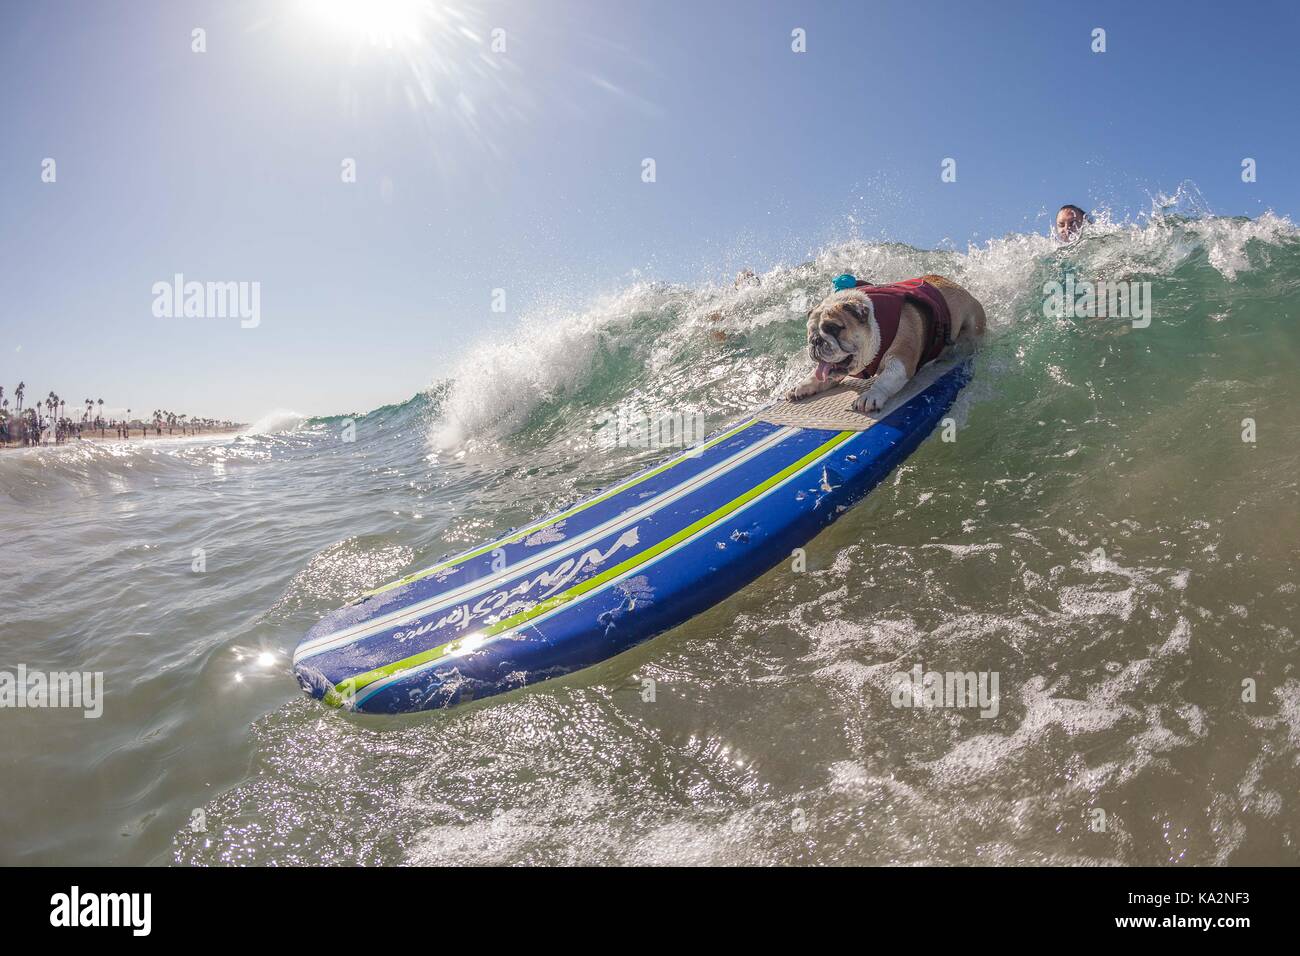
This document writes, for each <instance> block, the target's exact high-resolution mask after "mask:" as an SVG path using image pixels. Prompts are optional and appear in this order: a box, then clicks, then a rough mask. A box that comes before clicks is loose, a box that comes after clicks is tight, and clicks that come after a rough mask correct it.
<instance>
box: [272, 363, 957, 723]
mask: <svg viewBox="0 0 1300 956" xmlns="http://www.w3.org/2000/svg"><path fill="white" fill-rule="evenodd" d="M969 378H970V361H969V359H966V360H961V361H958V362H956V363H948V364H947V365H946V366H945V365H943V364H941V363H933V364H932V365H930V366H927V367H926V368H925V369H922V370H921V371H920V372H919V373H918V375H917V376H916V378H915V379H913V381H912V382H911V383H909V385H908V387H907V388H906V389H904V390H903V391H902V392H901V393H900V394H899V395H898V396H896V397H895V399H894V400H893V401H892V402H891V403H890V404H889V405H888V406H886V408H885V409H884V410H883V411H882V413H881V414H880V415H879V416H878V417H876V418H875V419H868V418H866V417H865V416H856V417H855V418H854V419H852V422H853V427H847V428H846V427H843V425H844V420H843V415H842V414H841V415H840V416H839V417H838V418H836V417H835V416H833V415H832V416H829V417H828V420H832V421H833V422H834V423H833V424H832V425H831V426H830V427H813V426H810V425H807V424H799V423H797V421H798V417H797V416H796V418H795V419H794V420H795V421H796V423H794V424H791V423H790V421H791V419H790V418H786V419H784V421H785V422H786V423H784V424H782V421H783V419H782V417H781V415H779V414H772V413H768V414H765V413H764V412H759V413H757V414H756V415H755V416H754V417H752V418H749V419H746V420H745V421H743V422H741V423H739V424H738V425H735V426H733V427H731V428H728V429H726V430H725V431H723V432H721V433H719V434H716V435H714V436H712V437H710V438H709V439H707V440H706V441H704V442H702V443H701V444H700V445H699V446H697V447H696V448H693V449H691V450H690V451H688V452H686V453H684V454H681V455H678V456H677V457H675V458H672V459H670V460H668V461H666V462H664V463H663V464H660V465H657V466H655V467H653V468H649V469H647V470H645V471H642V472H640V473H639V474H637V475H634V476H632V477H631V478H629V479H627V480H626V481H624V482H622V483H620V484H618V485H616V486H615V487H613V488H610V489H607V490H605V491H603V492H601V493H600V494H598V495H595V496H593V497H591V498H588V499H587V500H585V501H582V502H579V503H578V504H576V505H574V506H572V507H570V508H567V509H566V510H564V511H562V512H560V513H559V514H555V515H552V516H550V517H547V518H544V519H542V520H540V521H537V522H535V523H533V524H531V525H529V526H528V527H526V528H524V529H522V530H519V531H513V532H511V533H510V534H509V535H508V536H506V537H503V538H499V539H498V540H496V541H492V542H490V543H488V544H485V545H483V546H481V547H478V548H474V549H472V550H470V551H466V552H464V553H463V554H460V555H457V556H455V557H453V558H449V559H447V560H445V561H442V562H440V563H439V564H436V565H434V566H433V567H430V568H427V569H425V570H423V571H419V572H417V573H415V574H411V575H409V576H407V577H404V578H402V579H400V580H398V581H394V582H392V583H391V584H388V585H385V586H384V587H381V588H378V589H377V590H375V591H371V592H369V593H367V594H364V595H362V596H361V597H360V598H358V599H356V600H355V601H352V602H351V603H349V604H348V605H346V606H345V607H342V608H340V609H338V610H337V611H334V612H332V613H331V614H329V615H327V616H326V617H325V618H324V619H322V620H321V621H320V623H318V624H317V625H316V626H315V627H313V628H312V629H311V630H310V631H308V632H307V635H306V636H305V637H304V638H303V639H302V641H301V642H300V643H299V644H298V647H297V649H296V650H295V652H294V658H293V666H294V672H295V674H296V675H297V677H298V681H299V683H300V684H301V685H302V687H303V689H304V690H306V691H307V692H308V693H310V694H311V695H313V696H314V697H317V698H320V699H322V700H324V701H325V702H326V703H327V704H330V705H332V706H336V707H345V708H347V709H350V710H356V711H363V712H367V713H399V712H405V711H418V710H425V709H428V708H436V707H448V706H451V705H454V704H457V703H461V702H464V701H468V700H476V699H481V698H483V697H487V696H489V695H492V694H500V693H503V692H505V691H509V690H513V689H515V688H518V687H522V686H524V685H527V684H532V683H535V682H537V681H542V680H547V679H549V678H553V677H559V676H561V675H563V674H569V673H571V672H573V671H576V670H579V669H581V668H584V667H588V666H590V665H592V664H595V663H598V662H600V661H603V660H605V659H607V658H610V657H613V656H614V655H616V654H618V653H620V652H622V651H625V650H627V649H628V648H630V647H632V646H634V645H636V644H640V643H641V642H642V641H646V640H648V639H650V638H652V637H654V636H655V635H657V634H660V633H662V632H664V631H666V630H668V629H670V628H672V627H675V626H677V625H678V624H681V623H682V622H684V621H686V620H687V619H689V618H690V617H692V616H694V615H695V614H698V613H700V612H701V611H703V610H705V609H707V608H709V607H712V606H713V605H714V604H716V603H718V602H719V601H721V600H723V599H724V598H726V597H728V596H730V595H732V594H734V593H735V592H736V591H738V590H740V589H741V588H743V587H744V586H745V585H747V584H748V583H749V582H751V581H753V580H754V579H755V578H757V577H758V576H759V575H761V574H762V573H763V572H764V571H767V570H768V569H770V568H772V567H773V566H775V565H776V564H778V563H779V562H781V561H782V560H784V559H786V558H788V557H789V556H790V554H791V552H792V551H793V549H795V548H798V547H801V546H802V545H804V544H806V543H807V542H808V541H809V540H811V539H812V538H813V537H814V536H815V535H816V534H817V533H818V532H819V531H820V530H821V529H822V528H823V527H825V526H826V525H827V524H829V523H830V522H832V521H834V520H835V519H836V518H837V517H839V515H840V514H842V513H843V512H844V511H845V510H846V509H847V508H848V506H849V505H851V504H853V503H854V502H856V501H857V500H859V499H860V498H861V497H862V496H863V495H865V494H866V493H867V492H868V491H870V490H871V489H872V488H873V487H875V486H876V485H877V484H878V483H879V482H880V481H881V480H882V479H883V478H884V477H885V476H886V475H888V474H889V472H890V471H891V470H892V469H893V468H894V467H895V466H896V465H897V464H898V463H899V462H901V461H902V460H903V459H904V458H906V457H907V456H908V455H909V454H911V453H912V451H913V450H915V448H916V447H917V446H918V445H919V444H920V443H921V442H922V441H923V440H924V439H925V437H926V436H928V435H929V434H930V432H931V431H932V430H933V429H934V427H935V425H936V424H937V423H938V422H939V420H940V419H941V418H942V417H943V415H944V414H945V413H946V412H947V411H948V409H949V408H950V407H951V406H952V403H953V401H954V400H955V399H956V397H957V394H958V392H960V391H961V389H962V387H963V386H964V385H965V384H966V383H967V381H968V380H969ZM845 388H846V386H841V389H845ZM828 394H829V393H828ZM818 400H820V398H819V399H818ZM851 400H852V394H851V393H848V394H846V395H844V396H843V400H842V401H841V403H840V404H841V405H843V406H845V407H847V403H848V402H850V401H851ZM827 401H828V402H832V403H833V402H834V401H835V396H830V397H829V398H828V399H827ZM780 404H784V405H786V406H787V411H789V409H790V406H789V403H780ZM773 407H774V406H770V407H769V409H770V408H773ZM794 407H795V408H798V406H794ZM765 411H766V410H765ZM804 417H808V416H807V415H805V416H804ZM813 417H815V414H814V416H813Z"/></svg>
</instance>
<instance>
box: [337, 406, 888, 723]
mask: <svg viewBox="0 0 1300 956" xmlns="http://www.w3.org/2000/svg"><path fill="white" fill-rule="evenodd" d="M862 434H865V432H863V433H862ZM854 440H855V439H852V438H850V439H848V440H847V441H844V442H840V443H839V444H837V445H835V446H834V447H833V448H828V449H827V450H826V452H825V453H824V454H822V455H819V456H818V457H816V458H814V459H813V460H812V461H810V462H809V463H808V464H807V465H805V466H804V467H803V468H800V469H799V470H798V471H796V472H795V473H794V474H792V475H790V476H789V477H788V478H786V479H785V481H780V482H777V483H776V484H775V485H773V486H772V487H771V488H768V489H767V490H766V491H764V492H762V493H760V494H757V495H755V496H754V497H753V498H751V499H750V500H749V501H747V502H745V503H744V504H743V505H741V506H740V507H739V508H737V509H736V510H735V511H732V512H728V513H727V514H725V515H723V516H722V517H720V518H718V520H717V521H714V522H713V523H712V524H710V525H706V526H705V527H703V528H701V529H700V530H699V531H697V532H696V533H695V534H693V535H691V536H690V537H689V538H684V539H683V540H681V541H679V542H677V543H676V544H675V545H673V546H672V547H671V548H667V549H666V550H664V551H663V552H662V553H660V554H657V555H655V556H654V557H653V558H651V559H650V560H648V561H646V562H644V563H642V564H638V565H636V566H635V567H633V568H629V569H628V571H627V573H626V574H623V575H621V576H620V577H617V578H612V579H611V580H609V581H606V582H605V583H604V584H602V585H600V586H599V587H597V588H593V589H592V590H590V591H588V592H587V593H586V594H584V595H582V596H581V597H579V598H578V599H577V600H576V601H566V602H565V603H564V604H561V605H559V606H558V607H556V608H554V609H553V610H550V611H546V612H545V613H543V614H539V615H538V616H537V617H535V618H533V619H532V620H530V621H528V622H527V623H526V624H524V625H523V627H522V628H511V629H510V630H508V631H502V632H501V633H500V634H494V635H492V636H491V637H489V638H487V639H486V640H484V641H483V642H482V643H479V644H475V645H473V646H472V647H467V648H464V649H463V651H459V652H453V653H452V654H444V655H443V656H441V657H438V658H436V659H434V660H431V661H426V662H425V663H423V664H417V665H416V666H415V667H412V668H411V669H410V670H405V671H399V672H398V673H396V674H393V675H391V676H389V677H383V678H380V679H379V680H377V681H375V682H374V683H372V684H367V685H366V686H365V687H363V688H361V691H360V693H361V695H362V696H361V697H360V698H359V699H357V700H356V704H355V705H354V706H360V705H361V704H364V703H365V702H366V701H367V700H369V699H370V698H371V697H373V696H375V694H377V693H379V691H381V690H383V689H384V688H385V687H387V686H388V685H389V684H393V683H396V682H397V681H401V680H406V679H407V678H409V677H412V676H414V675H416V674H420V673H423V672H424V671H427V670H429V669H430V668H432V667H437V666H438V665H439V664H443V663H446V662H447V660H448V659H450V658H453V657H456V656H459V654H460V653H472V652H474V651H478V650H481V649H482V648H484V647H486V646H487V645H488V644H495V643H496V642H497V641H500V640H505V639H507V638H509V637H511V636H513V635H515V634H517V633H518V632H519V631H520V630H523V629H524V628H528V627H536V626H537V625H538V624H541V623H543V622H544V621H547V620H549V619H550V618H552V617H554V616H555V615H557V614H560V613H561V612H563V611H566V610H570V609H572V608H574V607H576V606H577V605H579V604H582V603H585V602H587V601H589V600H591V599H592V598H594V597H595V596H596V595H598V594H603V593H604V592H605V591H608V590H609V589H610V588H613V587H617V586H618V585H620V584H622V583H623V582H624V581H626V580H627V579H628V578H631V577H633V576H635V575H638V574H644V573H645V571H646V569H647V568H652V567H654V566H655V565H656V564H658V563H659V562H660V561H662V560H663V559H664V558H666V557H668V556H669V555H671V554H675V553H676V552H677V551H680V550H681V549H682V548H684V547H686V546H687V545H689V544H692V543H694V542H695V541H698V540H699V538H700V536H701V535H704V534H708V533H709V532H710V531H712V530H713V529H714V528H716V527H717V526H718V525H719V524H722V523H723V522H724V521H728V520H730V519H731V518H734V517H736V516H737V515H741V514H744V513H745V512H746V511H748V510H749V509H750V508H752V507H753V506H754V505H756V504H758V503H759V502H760V501H762V500H763V499H764V498H766V497H767V496H768V495H770V494H773V493H774V492H776V491H779V490H780V489H781V488H784V487H785V486H786V485H788V484H789V483H790V482H792V481H794V480H795V479H796V478H798V477H799V476H800V475H802V474H806V473H807V471H808V469H810V468H815V467H817V466H818V465H819V464H821V463H822V462H823V461H825V460H826V459H827V458H829V457H830V456H831V455H833V454H835V452H837V451H842V450H843V449H844V448H845V447H846V446H847V445H849V444H850V443H852V442H853V441H854ZM761 483H762V482H759V484H761ZM344 680H346V678H344ZM340 683H342V681H335V682H334V684H335V686H336V687H337V686H338V684H340ZM354 698H355V695H354ZM350 699H353V698H349V700H350ZM344 706H347V701H345V702H344Z"/></svg>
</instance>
